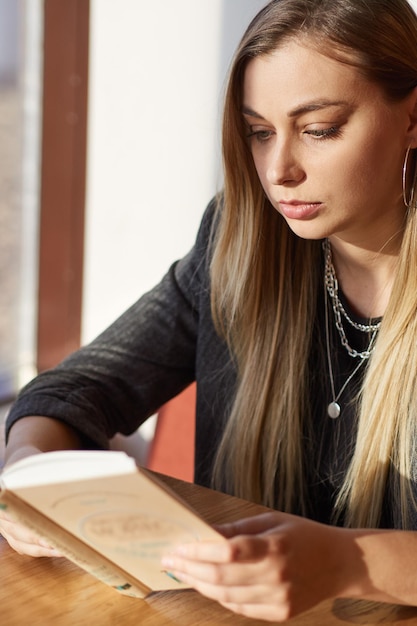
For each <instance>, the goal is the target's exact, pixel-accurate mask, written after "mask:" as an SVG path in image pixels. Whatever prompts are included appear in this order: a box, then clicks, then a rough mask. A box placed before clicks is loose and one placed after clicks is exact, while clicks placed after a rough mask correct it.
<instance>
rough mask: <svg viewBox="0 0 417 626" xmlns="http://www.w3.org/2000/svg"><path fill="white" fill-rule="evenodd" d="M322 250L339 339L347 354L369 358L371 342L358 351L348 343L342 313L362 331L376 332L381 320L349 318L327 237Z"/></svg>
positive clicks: (352, 324) (325, 278)
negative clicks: (365, 348) (362, 320)
mask: <svg viewBox="0 0 417 626" xmlns="http://www.w3.org/2000/svg"><path fill="white" fill-rule="evenodd" d="M323 250H324V257H325V265H324V284H325V287H326V290H327V293H328V294H329V296H330V300H331V302H332V308H333V312H334V317H335V324H336V328H337V330H338V333H339V337H340V341H341V343H342V346H343V347H344V348H345V349H346V350H347V352H348V354H349V355H350V356H351V357H353V358H356V357H358V356H359V357H360V358H361V359H369V357H370V356H371V354H372V351H373V346H372V342H371V343H370V344H369V346H368V349H367V350H365V351H363V352H358V351H357V350H355V349H354V348H352V347H351V346H350V345H349V342H348V340H347V337H346V333H345V329H344V328H343V323H342V315H343V317H344V319H346V320H347V321H348V322H349V324H350V325H351V326H353V327H354V328H356V330H360V331H361V332H363V333H370V332H372V333H373V332H375V331H376V332H377V331H378V330H379V328H380V326H381V321H378V322H376V323H374V324H360V323H358V322H355V321H354V320H352V319H351V317H350V316H349V315H348V314H347V312H346V310H345V308H344V306H343V304H342V302H341V301H340V298H339V283H338V280H337V277H336V272H335V269H334V266H333V262H332V250H331V247H330V242H329V240H328V239H325V240H324V241H323Z"/></svg>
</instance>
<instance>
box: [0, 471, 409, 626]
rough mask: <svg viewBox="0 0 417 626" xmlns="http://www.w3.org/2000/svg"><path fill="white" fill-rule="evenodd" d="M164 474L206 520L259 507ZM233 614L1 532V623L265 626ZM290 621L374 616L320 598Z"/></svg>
mask: <svg viewBox="0 0 417 626" xmlns="http://www.w3.org/2000/svg"><path fill="white" fill-rule="evenodd" d="M164 480H165V481H166V482H167V483H168V484H169V485H170V486H171V487H173V488H174V489H175V490H176V491H177V493H179V494H180V495H181V496H182V497H183V498H184V499H185V500H187V501H188V502H189V503H190V504H191V505H192V506H194V507H195V508H196V509H197V510H198V511H199V512H200V513H201V515H202V516H203V517H205V518H206V519H207V520H208V521H209V522H212V523H215V522H220V521H232V520H233V519H237V518H239V517H243V516H249V515H254V514H256V513H259V512H262V511H263V510H265V509H263V507H259V506H257V505H254V504H251V503H248V502H245V501H243V500H239V499H237V498H231V497H228V496H224V495H223V494H219V493H216V492H214V491H211V490H209V489H204V488H201V487H197V486H195V485H191V484H189V483H184V482H182V481H177V480H175V479H172V478H168V477H165V478H164ZM395 620H396V621H391V622H388V623H389V624H398V626H408V625H411V624H413V625H414V626H417V611H416V610H415V609H407V610H404V611H403V613H402V614H399V615H397V617H396V618H395ZM266 623H267V622H264V621H261V620H250V619H246V618H242V617H239V616H237V615H234V614H233V613H230V612H229V611H227V610H226V609H223V608H222V607H221V606H220V605H218V604H217V603H215V602H212V601H210V600H207V599H206V598H203V597H202V596H201V595H199V594H198V593H196V592H195V591H191V590H190V591H188V590H187V591H176V592H163V593H157V594H154V595H153V596H151V597H149V598H148V599H147V600H146V601H145V600H138V599H133V598H128V597H126V596H122V595H120V594H118V593H117V592H116V591H113V590H112V589H110V588H108V587H107V586H106V585H104V584H103V583H100V582H98V581H96V580H95V579H94V578H93V577H92V576H90V575H89V574H87V573H85V572H84V571H82V570H80V569H79V568H77V567H76V566H75V565H73V564H72V563H70V562H68V561H66V560H65V559H32V558H30V557H24V556H20V555H18V554H16V553H15V552H13V550H12V549H11V548H10V547H9V546H8V544H7V543H6V541H5V540H4V539H2V538H0V624H2V625H4V626H24V625H26V624H28V625H29V624H30V625H31V626H49V625H51V626H52V625H53V626H83V625H86V626H95V625H97V626H108V625H109V626H110V625H112V626H130V625H132V626H133V625H134V626H208V625H210V626H221V625H223V624H230V625H233V626H241V625H242V626H244V625H246V626H260V625H261V624H262V625H263V626H265V624H266ZM289 623H290V624H291V626H341V625H343V624H344V625H345V626H347V625H348V624H352V623H367V624H375V623H377V618H376V616H374V617H372V618H367V619H365V620H364V619H356V620H353V619H352V618H347V617H343V603H341V602H335V603H324V604H322V605H319V606H318V607H316V608H315V609H313V610H311V611H309V612H307V613H304V614H303V615H301V616H298V617H297V618H294V619H292V620H290V622H289Z"/></svg>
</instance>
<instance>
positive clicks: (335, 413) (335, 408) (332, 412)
mask: <svg viewBox="0 0 417 626" xmlns="http://www.w3.org/2000/svg"><path fill="white" fill-rule="evenodd" d="M324 298H325V301H324V309H325V314H326V352H327V364H328V367H329V377H330V387H331V390H332V397H333V400H332V401H331V402H329V404H328V405H327V415H328V416H329V417H331V418H332V419H337V418H338V417H339V415H340V413H341V412H342V409H341V406H340V404H339V399H340V397H341V396H342V393H343V392H344V390H345V389H346V387H347V386H348V384H349V383H350V381H351V380H352V378H353V377H354V376H355V374H356V373H357V372H358V370H359V369H360V368H361V367H362V365H363V364H364V363H365V362H366V361H367V359H368V358H369V356H370V355H371V353H372V351H373V348H374V342H375V339H376V336H377V334H378V329H375V330H374V331H373V333H372V336H371V339H370V341H369V345H368V349H367V350H366V351H365V352H364V353H362V354H367V355H368V356H363V357H361V359H360V361H359V363H358V364H357V366H356V367H355V369H354V370H353V372H352V373H351V374H350V375H349V376H348V378H347V379H346V380H345V382H344V384H343V385H342V387H341V389H340V390H339V393H338V394H337V395H336V391H335V386H334V375H333V367H332V357H331V354H330V337H329V334H330V333H329V312H328V304H327V294H326V286H325V290H324ZM358 355H360V353H358Z"/></svg>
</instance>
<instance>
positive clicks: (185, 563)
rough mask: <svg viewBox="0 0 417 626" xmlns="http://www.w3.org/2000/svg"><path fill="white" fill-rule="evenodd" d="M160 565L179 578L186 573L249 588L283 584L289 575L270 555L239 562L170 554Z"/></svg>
mask: <svg viewBox="0 0 417 626" xmlns="http://www.w3.org/2000/svg"><path fill="white" fill-rule="evenodd" d="M162 565H163V567H164V568H165V569H166V570H168V571H169V572H171V573H173V574H174V575H175V576H176V577H177V578H179V579H180V580H183V578H184V576H188V577H192V578H193V580H194V581H196V580H199V581H201V582H206V583H209V584H212V585H217V586H222V587H236V586H241V587H250V586H255V585H257V584H261V585H268V586H269V587H275V586H279V585H280V584H286V582H287V578H288V577H287V576H286V575H285V570H284V569H283V568H281V567H280V566H279V564H278V562H277V560H275V561H274V562H272V561H271V559H269V558H266V559H265V558H260V559H258V560H253V561H246V562H245V563H244V564H242V562H241V561H234V562H231V563H213V562H207V561H201V560H198V561H197V560H196V561H194V560H192V559H185V558H182V557H180V556H176V555H172V554H171V555H167V556H166V557H164V558H163V559H162Z"/></svg>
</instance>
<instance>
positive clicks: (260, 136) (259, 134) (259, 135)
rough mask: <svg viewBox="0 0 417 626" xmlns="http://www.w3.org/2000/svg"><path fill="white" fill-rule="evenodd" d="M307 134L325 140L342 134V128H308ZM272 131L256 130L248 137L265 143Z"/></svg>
mask: <svg viewBox="0 0 417 626" xmlns="http://www.w3.org/2000/svg"><path fill="white" fill-rule="evenodd" d="M304 133H305V134H306V135H311V136H312V137H314V138H315V139H317V140H318V141H324V140H325V139H336V138H337V137H339V136H340V134H341V129H340V128H339V127H338V126H331V127H330V128H323V129H322V130H306V131H304ZM272 134H273V133H272V131H269V130H255V131H252V132H249V133H248V135H247V138H248V139H252V138H254V139H256V140H257V141H258V142H259V143H265V142H266V141H268V139H269V138H270V137H271V136H272Z"/></svg>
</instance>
